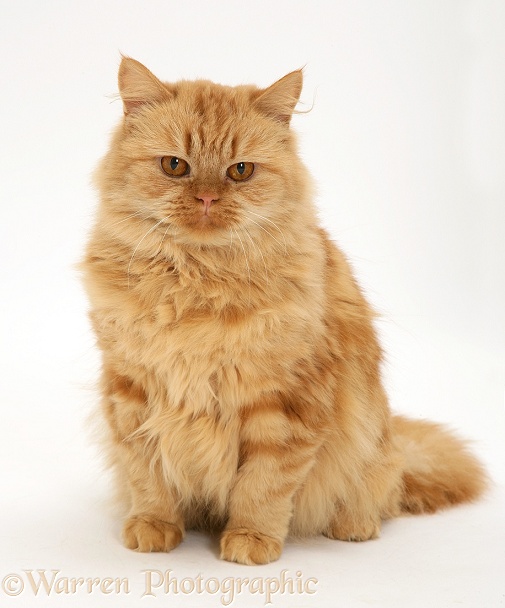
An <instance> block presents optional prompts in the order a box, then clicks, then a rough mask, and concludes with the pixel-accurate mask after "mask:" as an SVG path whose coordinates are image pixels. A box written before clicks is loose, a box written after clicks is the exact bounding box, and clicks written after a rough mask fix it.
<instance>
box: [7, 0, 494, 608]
mask: <svg viewBox="0 0 505 608" xmlns="http://www.w3.org/2000/svg"><path fill="white" fill-rule="evenodd" d="M0 28H1V31H0V57H1V66H0V76H1V78H0V87H1V89H0V110H1V111H0V121H1V138H0V146H1V149H0V155H1V156H0V188H1V209H0V213H1V222H0V247H1V258H0V259H1V265H0V273H1V274H0V276H1V281H0V286H1V298H0V306H1V315H0V324H1V352H0V374H1V383H0V407H1V427H0V472H1V476H2V477H1V486H0V578H1V579H3V578H4V577H5V576H6V575H8V574H11V573H12V574H16V573H19V574H21V575H22V576H23V577H24V582H25V587H26V588H25V589H24V591H22V592H21V593H20V594H19V595H18V596H15V597H7V596H6V594H5V593H4V592H3V591H1V590H0V605H1V606H2V607H3V606H8V607H10V606H18V607H25V606H30V607H37V606H68V605H73V606H95V605H96V606H122V607H126V608H128V607H130V606H138V605H139V604H140V605H146V606H148V605H154V604H157V602H162V603H165V604H166V605H170V606H220V605H222V604H221V602H220V595H219V594H217V595H212V594H210V593H204V594H201V595H198V594H193V595H191V596H189V595H188V596H185V595H183V594H181V593H179V595H174V594H173V593H172V594H171V595H169V596H165V595H163V593H161V592H160V593H159V595H158V599H157V600H156V599H154V598H152V597H145V598H143V599H142V601H140V596H141V595H142V592H143V581H144V578H143V577H144V575H143V574H142V570H144V569H149V568H152V569H162V570H164V569H166V568H171V569H172V570H173V576H176V577H178V578H179V579H182V578H184V577H188V576H189V577H197V576H198V574H201V575H202V576H203V577H205V578H207V579H208V578H211V577H218V578H219V579H224V578H226V577H230V576H231V577H250V578H252V577H255V576H260V577H264V578H267V577H276V576H279V575H280V572H281V571H282V570H283V569H287V570H289V572H290V576H295V573H296V572H297V571H301V572H302V575H303V577H304V578H305V579H307V578H309V577H314V578H317V579H318V584H317V591H316V593H315V594H314V595H307V594H297V593H295V594H293V595H289V594H288V593H287V591H286V592H285V593H284V594H281V593H278V594H277V595H276V596H274V597H273V598H272V599H273V604H272V605H273V606H289V607H295V606H307V607H316V606H317V607H320V606H332V607H334V608H351V607H354V606H385V607H388V608H389V607H395V606H399V607H400V606H401V607H405V606H414V607H417V606H418V607H423V608H425V607H426V606H429V607H438V606H442V607H445V606H450V605H453V604H454V605H459V606H469V607H470V606H471V607H474V606H484V607H494V606H501V605H504V603H505V583H504V582H503V566H504V562H505V560H504V549H503V547H504V546H505V530H504V528H505V526H504V518H503V512H505V509H504V506H505V500H504V498H505V494H504V491H503V484H504V482H505V462H504V457H503V456H504V451H505V450H504V445H505V443H504V439H505V420H504V418H505V415H504V409H503V396H504V386H505V382H504V376H505V374H504V371H505V314H504V300H505V297H504V296H505V269H504V261H505V248H504V242H505V239H504V229H505V214H504V202H505V179H504V165H505V42H504V36H503V32H504V31H505V4H504V3H503V2H502V1H501V0H496V1H494V2H493V1H487V0H467V1H464V0H409V1H408V2H405V0H389V1H384V0H369V1H360V0H357V1H356V0H354V1H353V0H334V1H329V0H328V1H324V0H321V1H316V0H312V2H298V1H295V0H291V1H290V2H288V1H286V0H281V1H274V0H257V1H255V2H254V1H253V2H237V1H231V0H225V1H219V0H216V1H215V2H204V1H203V0H201V1H195V0H187V1H181V2H167V1H166V0H165V1H163V2H162V1H161V0H148V1H146V2H139V1H135V2H131V1H122V2H119V1H118V0H117V1H116V0H115V1H106V2H98V1H96V0H79V1H75V2H63V1H54V0H53V1H52V2H45V3H44V2H42V3H41V2H35V1H22V0H20V1H19V2H9V1H7V0H1V4H0ZM120 51H121V52H123V53H125V54H128V55H130V56H132V57H134V58H136V59H138V60H140V61H142V62H143V63H145V64H146V65H147V66H148V67H149V68H150V69H151V70H152V71H153V72H154V73H155V74H157V75H158V76H159V77H160V78H162V79H164V80H176V79H180V78H194V77H204V78H209V79H212V80H216V81H218V82H222V83H225V84H239V83H246V82H253V83H256V84H258V85H261V86H267V85H269V84H271V83H272V82H273V81H274V80H276V79H278V78H279V77H281V76H283V75H284V74H285V73H287V72H289V71H291V70H293V69H296V68H299V67H301V66H306V67H305V88H304V92H303V94H302V101H303V102H304V103H303V104H302V105H301V108H302V109H303V108H305V109H307V108H309V107H311V106H312V104H314V107H313V109H312V111H311V112H310V113H308V114H303V115H300V116H297V117H295V118H294V120H293V126H294V128H295V129H296V130H297V131H298V132H299V133H300V144H301V153H302V155H303V158H304V160H305V162H306V163H307V164H308V165H309V167H310V169H311V171H312V173H313V175H314V177H315V179H316V182H317V184H318V206H319V209H320V216H321V221H322V223H323V224H324V225H325V226H326V227H327V228H328V229H329V230H330V232H331V234H332V235H333V236H334V237H335V238H336V240H337V241H338V242H339V244H340V245H341V247H342V248H343V249H344V251H345V252H346V253H347V254H348V256H349V257H350V259H351V261H352V262H353V265H354V268H355V270H356V273H357V275H358V278H359V280H360V282H361V284H362V285H363V288H364V289H365V291H366V292H367V294H368V296H369V298H370V300H371V301H372V303H373V304H374V305H375V307H376V308H377V309H378V311H379V312H380V313H381V314H382V320H381V321H380V322H379V330H380V333H381V337H382V342H383V345H384V348H385V350H386V354H387V364H386V366H385V370H384V373H385V381H386V384H387V387H388V390H389V393H390V396H391V402H392V406H393V407H394V409H395V410H397V411H401V412H403V413H407V414H409V415H411V416H415V417H426V418H431V419H435V420H439V421H443V422H447V423H448V424H450V425H451V426H452V427H454V428H456V429H458V430H459V431H460V432H461V434H463V435H465V436H467V437H469V438H472V439H473V440H474V449H475V451H476V452H477V453H478V454H479V455H480V457H481V458H482V459H483V460H484V462H485V463H486V465H487V467H488V469H489V471H490V473H491V475H492V477H493V480H494V482H495V485H494V486H493V487H492V489H491V491H490V493H489V495H488V496H487V498H486V499H484V500H483V501H481V502H480V503H478V504H476V505H470V506H465V507H460V508H457V509H454V510H452V511H447V512H444V513H442V514H439V515H435V516H430V517H419V518H405V519H400V520H395V521H393V522H389V523H387V524H386V525H385V526H384V530H383V535H382V538H381V539H380V540H378V541H374V542H369V543H364V544H354V545H352V544H346V543H340V542H332V541H329V540H327V539H323V538H319V539H312V540H307V541H304V542H303V543H288V545H287V547H286V550H285V552H284V554H283V556H282V558H281V560H280V561H279V562H277V563H275V564H271V565H268V566H264V567H258V568H247V567H245V566H238V565H232V564H227V563H225V562H221V561H219V560H218V556H217V541H216V540H215V539H210V538H209V537H208V536H207V535H204V534H190V535H189V537H188V539H187V541H186V542H185V543H184V544H183V545H181V547H179V548H178V549H177V550H176V551H174V552H173V553H171V554H169V555H165V554H163V555H154V554H153V555H140V554H136V553H134V552H131V551H128V550H126V549H124V548H123V547H122V546H121V544H120V542H119V531H120V522H119V521H118V520H117V519H116V517H115V515H114V513H113V512H112V511H111V509H110V508H109V506H108V504H107V498H108V496H109V495H110V488H109V480H108V477H107V475H106V474H105V473H104V472H103V470H102V468H101V464H100V456H99V450H98V449H97V448H96V447H95V446H94V444H93V441H92V438H91V436H90V432H89V424H88V422H87V420H88V418H89V417H90V416H91V417H92V418H94V417H95V414H93V413H92V412H93V408H94V407H95V406H96V403H97V394H96V392H95V381H96V378H97V370H98V364H99V360H98V354H97V352H96V350H95V348H94V341H93V336H92V335H91V332H90V328H89V325H88V322H87V317H86V309H87V304H86V300H85V298H84V295H83V292H82V289H81V287H80V283H79V276H78V273H77V271H76V270H75V264H76V263H77V262H78V261H79V259H80V257H81V255H82V251H83V246H84V242H85V239H86V235H87V232H88V230H89V227H90V224H91V221H92V217H93V212H94V209H95V205H96V196H95V192H94V191H93V188H92V186H91V185H90V184H91V181H90V176H91V173H92V170H93V168H94V166H95V165H96V162H97V160H98V158H99V157H100V156H101V155H102V154H103V153H104V151H105V149H106V146H107V141H108V137H109V132H110V130H111V128H112V127H113V125H114V124H115V123H116V122H117V120H119V118H120V117H121V113H122V108H121V103H120V102H118V101H114V99H115V98H114V94H115V93H116V92H117V89H116V72H117V67H118V64H119V56H120V55H119V54H120ZM23 569H29V570H30V569H32V570H35V569H44V570H52V569H55V570H60V574H59V576H61V577H84V578H85V577H98V578H102V579H104V578H106V577H122V578H125V577H126V578H128V580H129V584H130V593H129V594H126V593H122V594H111V595H104V594H103V593H101V592H100V591H99V590H98V591H96V590H95V592H93V593H92V594H88V593H86V592H83V591H82V590H81V591H80V592H78V593H76V594H75V595H72V596H66V597H65V595H64V594H60V595H57V594H55V592H54V591H53V592H52V593H51V594H50V595H49V597H48V596H46V595H45V593H44V592H43V591H41V592H40V593H39V595H38V596H37V597H34V596H33V592H32V591H31V589H30V588H29V583H28V580H27V578H26V576H27V575H26V574H24V573H23ZM500 578H501V580H500ZM0 582H1V581H0ZM11 584H13V585H14V582H12V581H11ZM264 604H265V597H264V596H261V595H249V594H247V593H245V594H242V595H241V596H238V597H236V598H235V599H234V600H233V602H232V603H231V605H232V606H247V607H249V606H251V607H254V606H263V605H264Z"/></svg>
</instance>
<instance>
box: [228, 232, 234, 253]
mask: <svg viewBox="0 0 505 608" xmlns="http://www.w3.org/2000/svg"><path fill="white" fill-rule="evenodd" d="M232 245H233V232H232V230H231V228H230V249H229V251H230V253H231V248H232Z"/></svg>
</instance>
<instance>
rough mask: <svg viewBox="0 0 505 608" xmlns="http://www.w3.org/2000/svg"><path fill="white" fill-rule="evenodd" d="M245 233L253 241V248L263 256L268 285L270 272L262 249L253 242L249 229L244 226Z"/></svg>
mask: <svg viewBox="0 0 505 608" xmlns="http://www.w3.org/2000/svg"><path fill="white" fill-rule="evenodd" d="M243 228H244V231H245V233H246V234H247V237H248V239H249V240H250V241H251V244H252V246H253V247H254V248H255V249H256V250H257V251H258V253H259V254H260V256H261V259H262V260H263V266H264V267H265V280H266V282H267V285H268V270H267V265H266V264H265V258H264V257H263V254H262V253H261V249H260V247H259V246H258V245H256V243H255V242H254V241H253V238H252V236H251V234H250V232H249V230H247V228H246V227H245V226H243Z"/></svg>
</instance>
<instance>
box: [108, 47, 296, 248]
mask: <svg viewBox="0 0 505 608" xmlns="http://www.w3.org/2000/svg"><path fill="white" fill-rule="evenodd" d="M119 84H120V91H121V95H122V98H123V102H124V108H125V119H124V124H123V128H122V130H121V133H120V135H119V137H118V138H117V139H116V142H115V144H114V145H113V149H112V151H111V162H110V167H111V168H110V170H109V177H110V179H109V182H110V183H111V184H113V188H114V191H115V193H116V196H117V195H119V199H121V201H122V204H128V206H129V208H128V209H125V211H128V212H129V213H136V212H138V215H137V217H141V218H144V217H145V218H149V219H151V220H152V222H153V226H154V223H158V222H159V224H158V226H156V228H153V230H156V231H162V232H165V233H168V235H169V236H170V237H171V238H173V239H176V240H178V241H180V242H186V243H198V244H205V245H223V244H225V243H228V242H229V241H230V240H232V239H233V236H234V235H238V237H239V239H240V238H244V239H246V238H250V237H251V235H252V236H253V237H258V236H261V234H262V231H263V233H265V231H268V230H269V229H270V231H273V232H274V233H275V229H274V228H273V225H274V224H277V223H278V222H281V223H283V222H284V221H285V220H286V218H288V217H289V216H290V215H291V214H293V213H296V212H297V210H296V207H297V205H299V204H300V195H301V194H302V192H303V190H304V183H305V181H306V179H305V173H304V169H303V166H302V165H301V163H300V161H299V160H298V157H297V154H296V149H295V143H294V140H293V136H292V134H291V131H290V130H289V119H290V117H291V112H292V111H293V108H294V105H295V103H296V101H297V99H298V95H299V93H300V88H301V74H300V72H294V73H292V74H290V75H288V76H287V77H285V78H284V79H282V80H281V81H279V82H277V83H276V84H275V85H273V86H272V87H270V88H269V89H266V90H264V91H263V90H260V89H257V88H255V87H250V86H240V87H234V88H232V87H224V86H221V85H216V84H213V83H211V82H208V81H195V82H187V81H182V82H179V83H176V84H173V85H171V84H170V85H169V84H162V83H161V82H160V81H158V80H157V79H156V78H155V77H154V76H153V75H152V74H151V73H150V72H149V71H148V70H147V69H146V68H145V67H144V66H142V65H141V64H139V63H138V62H135V61H134V60H132V59H123V62H122V65H121V68H120V74H119ZM277 238H279V235H278V234H277Z"/></svg>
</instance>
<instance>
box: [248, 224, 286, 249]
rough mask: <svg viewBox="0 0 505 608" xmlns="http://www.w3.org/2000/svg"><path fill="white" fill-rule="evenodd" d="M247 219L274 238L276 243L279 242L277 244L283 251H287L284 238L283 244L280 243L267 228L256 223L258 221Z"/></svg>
mask: <svg viewBox="0 0 505 608" xmlns="http://www.w3.org/2000/svg"><path fill="white" fill-rule="evenodd" d="M248 219H249V221H250V222H252V223H253V224H256V226H258V228H261V230H263V231H264V232H266V233H267V234H268V235H270V236H271V237H272V238H273V240H274V241H275V242H276V243H279V245H280V246H281V247H284V251H285V253H287V252H288V248H287V245H286V239H284V245H283V244H282V243H281V242H280V241H279V239H276V238H275V236H274V235H273V234H272V233H271V232H270V231H269V230H267V229H266V228H265V227H264V226H262V225H261V224H258V222H256V221H255V220H253V219H252V218H248Z"/></svg>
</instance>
